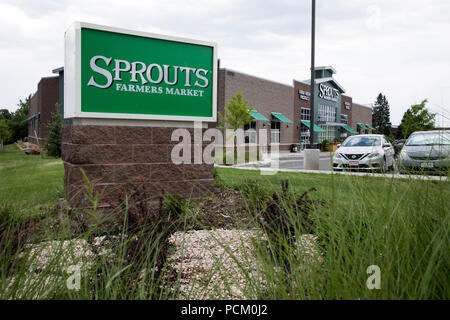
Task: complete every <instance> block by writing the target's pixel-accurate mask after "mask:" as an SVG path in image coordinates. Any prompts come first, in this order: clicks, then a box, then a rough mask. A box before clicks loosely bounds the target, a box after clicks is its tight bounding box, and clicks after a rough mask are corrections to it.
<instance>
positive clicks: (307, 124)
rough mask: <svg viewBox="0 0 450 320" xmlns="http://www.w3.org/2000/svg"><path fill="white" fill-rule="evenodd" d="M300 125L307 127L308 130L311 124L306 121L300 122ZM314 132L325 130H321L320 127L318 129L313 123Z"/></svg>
mask: <svg viewBox="0 0 450 320" xmlns="http://www.w3.org/2000/svg"><path fill="white" fill-rule="evenodd" d="M302 123H303V124H304V125H305V126H307V127H308V128H309V127H310V125H311V123H310V122H309V121H306V120H302ZM314 132H322V133H324V132H326V131H325V130H323V129H322V128H321V127H319V126H318V125H317V124H315V123H314Z"/></svg>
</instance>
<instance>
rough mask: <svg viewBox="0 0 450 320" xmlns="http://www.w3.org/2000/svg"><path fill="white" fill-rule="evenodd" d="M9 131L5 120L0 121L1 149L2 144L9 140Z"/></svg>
mask: <svg viewBox="0 0 450 320" xmlns="http://www.w3.org/2000/svg"><path fill="white" fill-rule="evenodd" d="M11 134H12V133H11V130H10V129H9V127H8V123H7V122H6V120H5V119H0V146H1V147H2V149H3V142H4V141H7V140H8V139H9V138H11Z"/></svg>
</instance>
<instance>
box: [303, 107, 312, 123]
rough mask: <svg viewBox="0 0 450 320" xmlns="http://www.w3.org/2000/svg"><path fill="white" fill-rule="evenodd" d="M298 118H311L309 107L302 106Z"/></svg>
mask: <svg viewBox="0 0 450 320" xmlns="http://www.w3.org/2000/svg"><path fill="white" fill-rule="evenodd" d="M300 118H301V120H305V121H310V120H311V109H309V108H302V109H301V115H300Z"/></svg>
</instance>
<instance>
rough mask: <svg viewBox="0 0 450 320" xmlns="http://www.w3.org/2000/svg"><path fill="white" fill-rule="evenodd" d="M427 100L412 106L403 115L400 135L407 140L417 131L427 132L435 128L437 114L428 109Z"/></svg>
mask: <svg viewBox="0 0 450 320" xmlns="http://www.w3.org/2000/svg"><path fill="white" fill-rule="evenodd" d="M427 102H428V100H427V99H425V100H423V101H422V102H421V103H419V104H415V105H412V106H411V107H410V108H409V109H408V110H406V112H405V114H404V115H403V118H402V122H401V123H400V126H399V135H400V137H402V138H403V139H407V138H408V137H409V136H410V135H411V133H413V132H415V131H427V130H431V129H433V128H434V125H435V123H434V119H435V117H436V114H434V113H431V112H430V111H428V109H427V108H426V106H425V105H426V103H427Z"/></svg>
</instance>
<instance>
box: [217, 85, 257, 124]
mask: <svg viewBox="0 0 450 320" xmlns="http://www.w3.org/2000/svg"><path fill="white" fill-rule="evenodd" d="M252 110H253V108H250V107H249V106H248V101H247V100H244V101H243V97H242V91H239V92H238V93H237V94H236V95H235V96H234V97H232V98H231V101H230V102H229V103H228V104H227V105H226V106H225V114H224V115H222V114H221V113H220V112H219V113H218V115H219V120H220V122H222V123H223V126H219V127H218V128H219V129H232V130H237V129H239V128H242V127H243V126H244V125H246V124H249V123H250V122H253V121H255V120H254V119H253V117H252V115H251V114H250V113H249V111H252Z"/></svg>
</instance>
